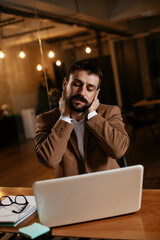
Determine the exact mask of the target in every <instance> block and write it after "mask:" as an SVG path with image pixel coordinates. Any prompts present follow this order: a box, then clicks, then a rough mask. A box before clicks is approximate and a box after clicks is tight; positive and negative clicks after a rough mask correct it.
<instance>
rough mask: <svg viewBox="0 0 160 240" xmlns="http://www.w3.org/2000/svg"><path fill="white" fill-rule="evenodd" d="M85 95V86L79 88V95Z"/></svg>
mask: <svg viewBox="0 0 160 240" xmlns="http://www.w3.org/2000/svg"><path fill="white" fill-rule="evenodd" d="M85 93H86V88H85V86H81V87H80V89H79V94H81V95H82V96H85Z"/></svg>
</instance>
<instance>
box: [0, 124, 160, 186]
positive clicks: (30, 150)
mask: <svg viewBox="0 0 160 240" xmlns="http://www.w3.org/2000/svg"><path fill="white" fill-rule="evenodd" d="M126 129H127V131H128V133H129V135H130V139H131V144H130V147H129V149H128V151H127V153H126V158H127V163H128V165H129V166H131V165H135V164H142V165H143V166H144V185H143V187H144V188H160V124H156V125H154V126H153V129H154V132H155V133H156V138H157V139H155V138H154V136H153V134H152V131H151V129H150V128H149V127H142V128H140V129H138V130H137V131H135V130H134V131H133V129H132V127H131V126H130V125H127V126H126ZM0 172H1V175H0V176H1V178H0V186H3V187H31V186H32V184H33V182H34V181H37V180H42V179H50V178H52V177H53V170H52V169H48V168H46V167H44V166H43V165H42V164H40V163H39V162H38V160H37V158H36V156H35V153H34V141H33V140H28V141H25V142H23V143H16V144H12V145H10V146H8V147H5V148H3V149H0Z"/></svg>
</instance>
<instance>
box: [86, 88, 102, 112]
mask: <svg viewBox="0 0 160 240" xmlns="http://www.w3.org/2000/svg"><path fill="white" fill-rule="evenodd" d="M98 93H99V90H98V91H97V93H96V96H95V98H94V101H93V102H92V105H91V106H90V107H89V108H88V109H87V114H88V113H90V112H93V111H96V110H97V108H98V107H99V104H100V103H99V99H98Z"/></svg>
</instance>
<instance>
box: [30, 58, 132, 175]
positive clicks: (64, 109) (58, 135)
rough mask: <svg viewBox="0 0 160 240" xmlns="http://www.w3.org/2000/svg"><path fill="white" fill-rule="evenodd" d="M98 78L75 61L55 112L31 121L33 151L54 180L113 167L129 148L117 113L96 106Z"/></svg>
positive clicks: (90, 68)
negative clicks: (52, 174)
mask: <svg viewBox="0 0 160 240" xmlns="http://www.w3.org/2000/svg"><path fill="white" fill-rule="evenodd" d="M101 80H102V73H101V71H100V69H99V68H97V66H95V65H94V64H93V63H90V62H88V61H86V60H82V61H79V62H76V63H75V64H74V65H73V66H72V67H71V69H70V71H69V74H68V76H67V78H64V81H63V92H62V97H61V98H60V101H59V108H56V109H53V110H51V111H49V112H46V113H43V114H41V115H39V116H37V118H36V128H37V131H36V138H35V151H36V155H37V157H38V159H39V161H40V162H41V163H42V164H44V165H45V166H46V167H49V168H53V169H54V177H64V176H72V175H77V174H83V173H91V172H95V171H102V170H108V169H114V168H118V167H119V166H118V164H117V162H116V159H119V158H121V157H122V156H123V155H124V154H125V152H126V150H127V148H128V145H129V138H128V135H127V133H126V131H125V129H124V123H123V122H122V117H121V113H120V109H119V108H118V107H117V106H110V105H104V104H100V103H99V100H98V93H99V91H100V83H101Z"/></svg>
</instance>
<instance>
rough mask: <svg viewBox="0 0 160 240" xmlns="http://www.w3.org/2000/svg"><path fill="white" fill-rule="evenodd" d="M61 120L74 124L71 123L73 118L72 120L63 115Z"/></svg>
mask: <svg viewBox="0 0 160 240" xmlns="http://www.w3.org/2000/svg"><path fill="white" fill-rule="evenodd" d="M59 119H61V120H63V121H65V122H68V123H71V124H72V122H71V120H72V118H70V117H66V116H62V115H61V116H60V118H59Z"/></svg>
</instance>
